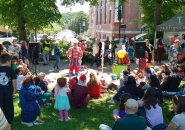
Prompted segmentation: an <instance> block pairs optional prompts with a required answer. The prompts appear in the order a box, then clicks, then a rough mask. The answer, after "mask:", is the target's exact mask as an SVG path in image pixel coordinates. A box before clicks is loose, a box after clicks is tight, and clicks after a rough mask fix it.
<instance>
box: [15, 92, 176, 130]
mask: <svg viewBox="0 0 185 130" xmlns="http://www.w3.org/2000/svg"><path fill="white" fill-rule="evenodd" d="M110 97H111V95H109V96H106V97H104V98H101V99H97V100H91V101H90V103H89V105H88V107H87V109H70V111H69V117H70V120H69V122H65V121H63V122H60V121H59V120H58V119H59V112H58V111H57V110H55V109H54V108H53V106H54V101H53V100H52V101H53V103H52V106H42V107H41V113H42V114H41V117H42V118H43V119H44V121H45V123H44V124H43V125H39V126H33V127H30V128H29V127H26V126H24V125H22V124H21V119H20V111H21V110H20V108H19V107H18V105H17V100H18V97H17V96H16V99H15V101H14V106H15V119H14V121H13V124H12V129H13V130H98V127H99V125H100V124H102V123H103V124H107V125H109V126H111V127H112V126H113V124H114V120H113V117H112V110H113V109H115V108H118V105H117V104H116V105H109V104H107V103H106V102H107V100H109V99H110ZM171 108H172V106H171V101H170V100H165V103H164V104H163V113H164V118H165V122H167V123H169V121H170V120H171V119H172V117H173V113H172V112H171V111H172V109H171Z"/></svg>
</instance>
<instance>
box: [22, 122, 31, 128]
mask: <svg viewBox="0 0 185 130" xmlns="http://www.w3.org/2000/svg"><path fill="white" fill-rule="evenodd" d="M21 124H23V125H26V126H28V127H32V126H33V123H27V122H24V121H21Z"/></svg>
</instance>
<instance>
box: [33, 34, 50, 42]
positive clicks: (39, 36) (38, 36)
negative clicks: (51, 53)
mask: <svg viewBox="0 0 185 130" xmlns="http://www.w3.org/2000/svg"><path fill="white" fill-rule="evenodd" d="M44 36H46V37H48V34H37V42H40V41H41V39H42V38H43V37H44ZM34 41H36V37H35V36H34Z"/></svg>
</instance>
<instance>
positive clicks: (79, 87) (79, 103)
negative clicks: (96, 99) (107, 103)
mask: <svg viewBox="0 0 185 130" xmlns="http://www.w3.org/2000/svg"><path fill="white" fill-rule="evenodd" d="M69 99H70V104H71V106H72V107H74V108H86V107H87V104H88V102H89V100H88V89H87V86H86V75H85V74H82V75H81V76H80V78H79V80H78V83H77V84H76V85H75V86H74V87H73V88H72V90H71V95H70V98H69Z"/></svg>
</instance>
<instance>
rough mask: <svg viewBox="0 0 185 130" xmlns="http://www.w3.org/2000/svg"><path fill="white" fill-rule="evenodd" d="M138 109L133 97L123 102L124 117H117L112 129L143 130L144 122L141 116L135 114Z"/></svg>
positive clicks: (144, 127)
mask: <svg viewBox="0 0 185 130" xmlns="http://www.w3.org/2000/svg"><path fill="white" fill-rule="evenodd" d="M137 111H138V102H137V101H136V100H134V99H128V100H127V101H126V103H125V112H126V114H127V115H126V117H123V118H120V119H118V120H117V121H116V122H115V124H114V126H113V129H112V130H145V129H146V127H147V126H146V122H145V119H144V118H143V117H139V116H137V115H136V112H137Z"/></svg>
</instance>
